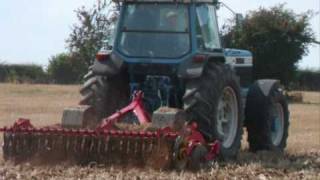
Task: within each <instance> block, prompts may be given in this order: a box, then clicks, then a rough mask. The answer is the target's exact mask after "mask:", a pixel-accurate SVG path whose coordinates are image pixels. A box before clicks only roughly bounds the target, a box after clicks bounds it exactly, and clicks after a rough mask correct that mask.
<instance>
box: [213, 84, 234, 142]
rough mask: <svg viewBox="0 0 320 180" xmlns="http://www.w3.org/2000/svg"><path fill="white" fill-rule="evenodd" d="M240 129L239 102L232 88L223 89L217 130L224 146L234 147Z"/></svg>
mask: <svg viewBox="0 0 320 180" xmlns="http://www.w3.org/2000/svg"><path fill="white" fill-rule="evenodd" d="M237 127H238V100H237V97H236V93H235V91H234V90H233V89H232V88H231V87H226V88H224V89H223V92H222V95H221V97H220V99H219V103H218V113H217V130H218V133H219V135H220V137H221V140H222V146H223V147H225V148H228V147H230V146H232V144H233V142H234V139H235V137H236V134H237Z"/></svg>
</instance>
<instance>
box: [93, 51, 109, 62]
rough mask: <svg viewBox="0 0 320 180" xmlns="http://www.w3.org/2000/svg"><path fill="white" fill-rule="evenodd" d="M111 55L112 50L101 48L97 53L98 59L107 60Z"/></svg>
mask: <svg viewBox="0 0 320 180" xmlns="http://www.w3.org/2000/svg"><path fill="white" fill-rule="evenodd" d="M109 57H110V52H108V51H106V50H101V51H99V52H98V53H97V54H96V59H97V60H98V61H106V60H107V59H109Z"/></svg>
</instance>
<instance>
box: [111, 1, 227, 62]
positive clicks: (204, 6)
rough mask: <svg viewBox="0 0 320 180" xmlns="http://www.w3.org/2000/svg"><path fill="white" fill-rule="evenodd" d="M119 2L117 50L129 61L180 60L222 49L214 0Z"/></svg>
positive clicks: (116, 36)
mask: <svg viewBox="0 0 320 180" xmlns="http://www.w3.org/2000/svg"><path fill="white" fill-rule="evenodd" d="M120 1H121V0H120ZM120 3H121V13H120V14H121V16H120V18H119V22H118V28H117V31H116V33H115V44H114V47H115V48H114V51H115V53H116V54H117V56H119V57H120V58H121V59H123V60H124V61H126V62H146V63H180V62H182V61H186V60H188V59H192V57H193V56H194V55H196V54H197V53H204V52H215V51H218V52H221V51H222V50H221V45H220V38H219V33H218V32H219V31H218V24H217V17H216V3H215V2H214V1H208V0H197V1H173V0H160V1H159V0H157V1H153V0H139V1H121V2H120Z"/></svg>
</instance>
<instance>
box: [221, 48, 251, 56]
mask: <svg viewBox="0 0 320 180" xmlns="http://www.w3.org/2000/svg"><path fill="white" fill-rule="evenodd" d="M224 55H225V56H232V57H252V53H251V52H250V51H248V50H243V49H229V48H227V49H224Z"/></svg>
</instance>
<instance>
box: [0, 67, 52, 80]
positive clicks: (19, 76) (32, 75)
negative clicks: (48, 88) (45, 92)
mask: <svg viewBox="0 0 320 180" xmlns="http://www.w3.org/2000/svg"><path fill="white" fill-rule="evenodd" d="M48 81H49V79H48V75H47V73H46V72H45V71H44V70H43V68H42V67H41V66H39V65H34V64H14V65H10V64H0V82H11V83H48Z"/></svg>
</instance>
